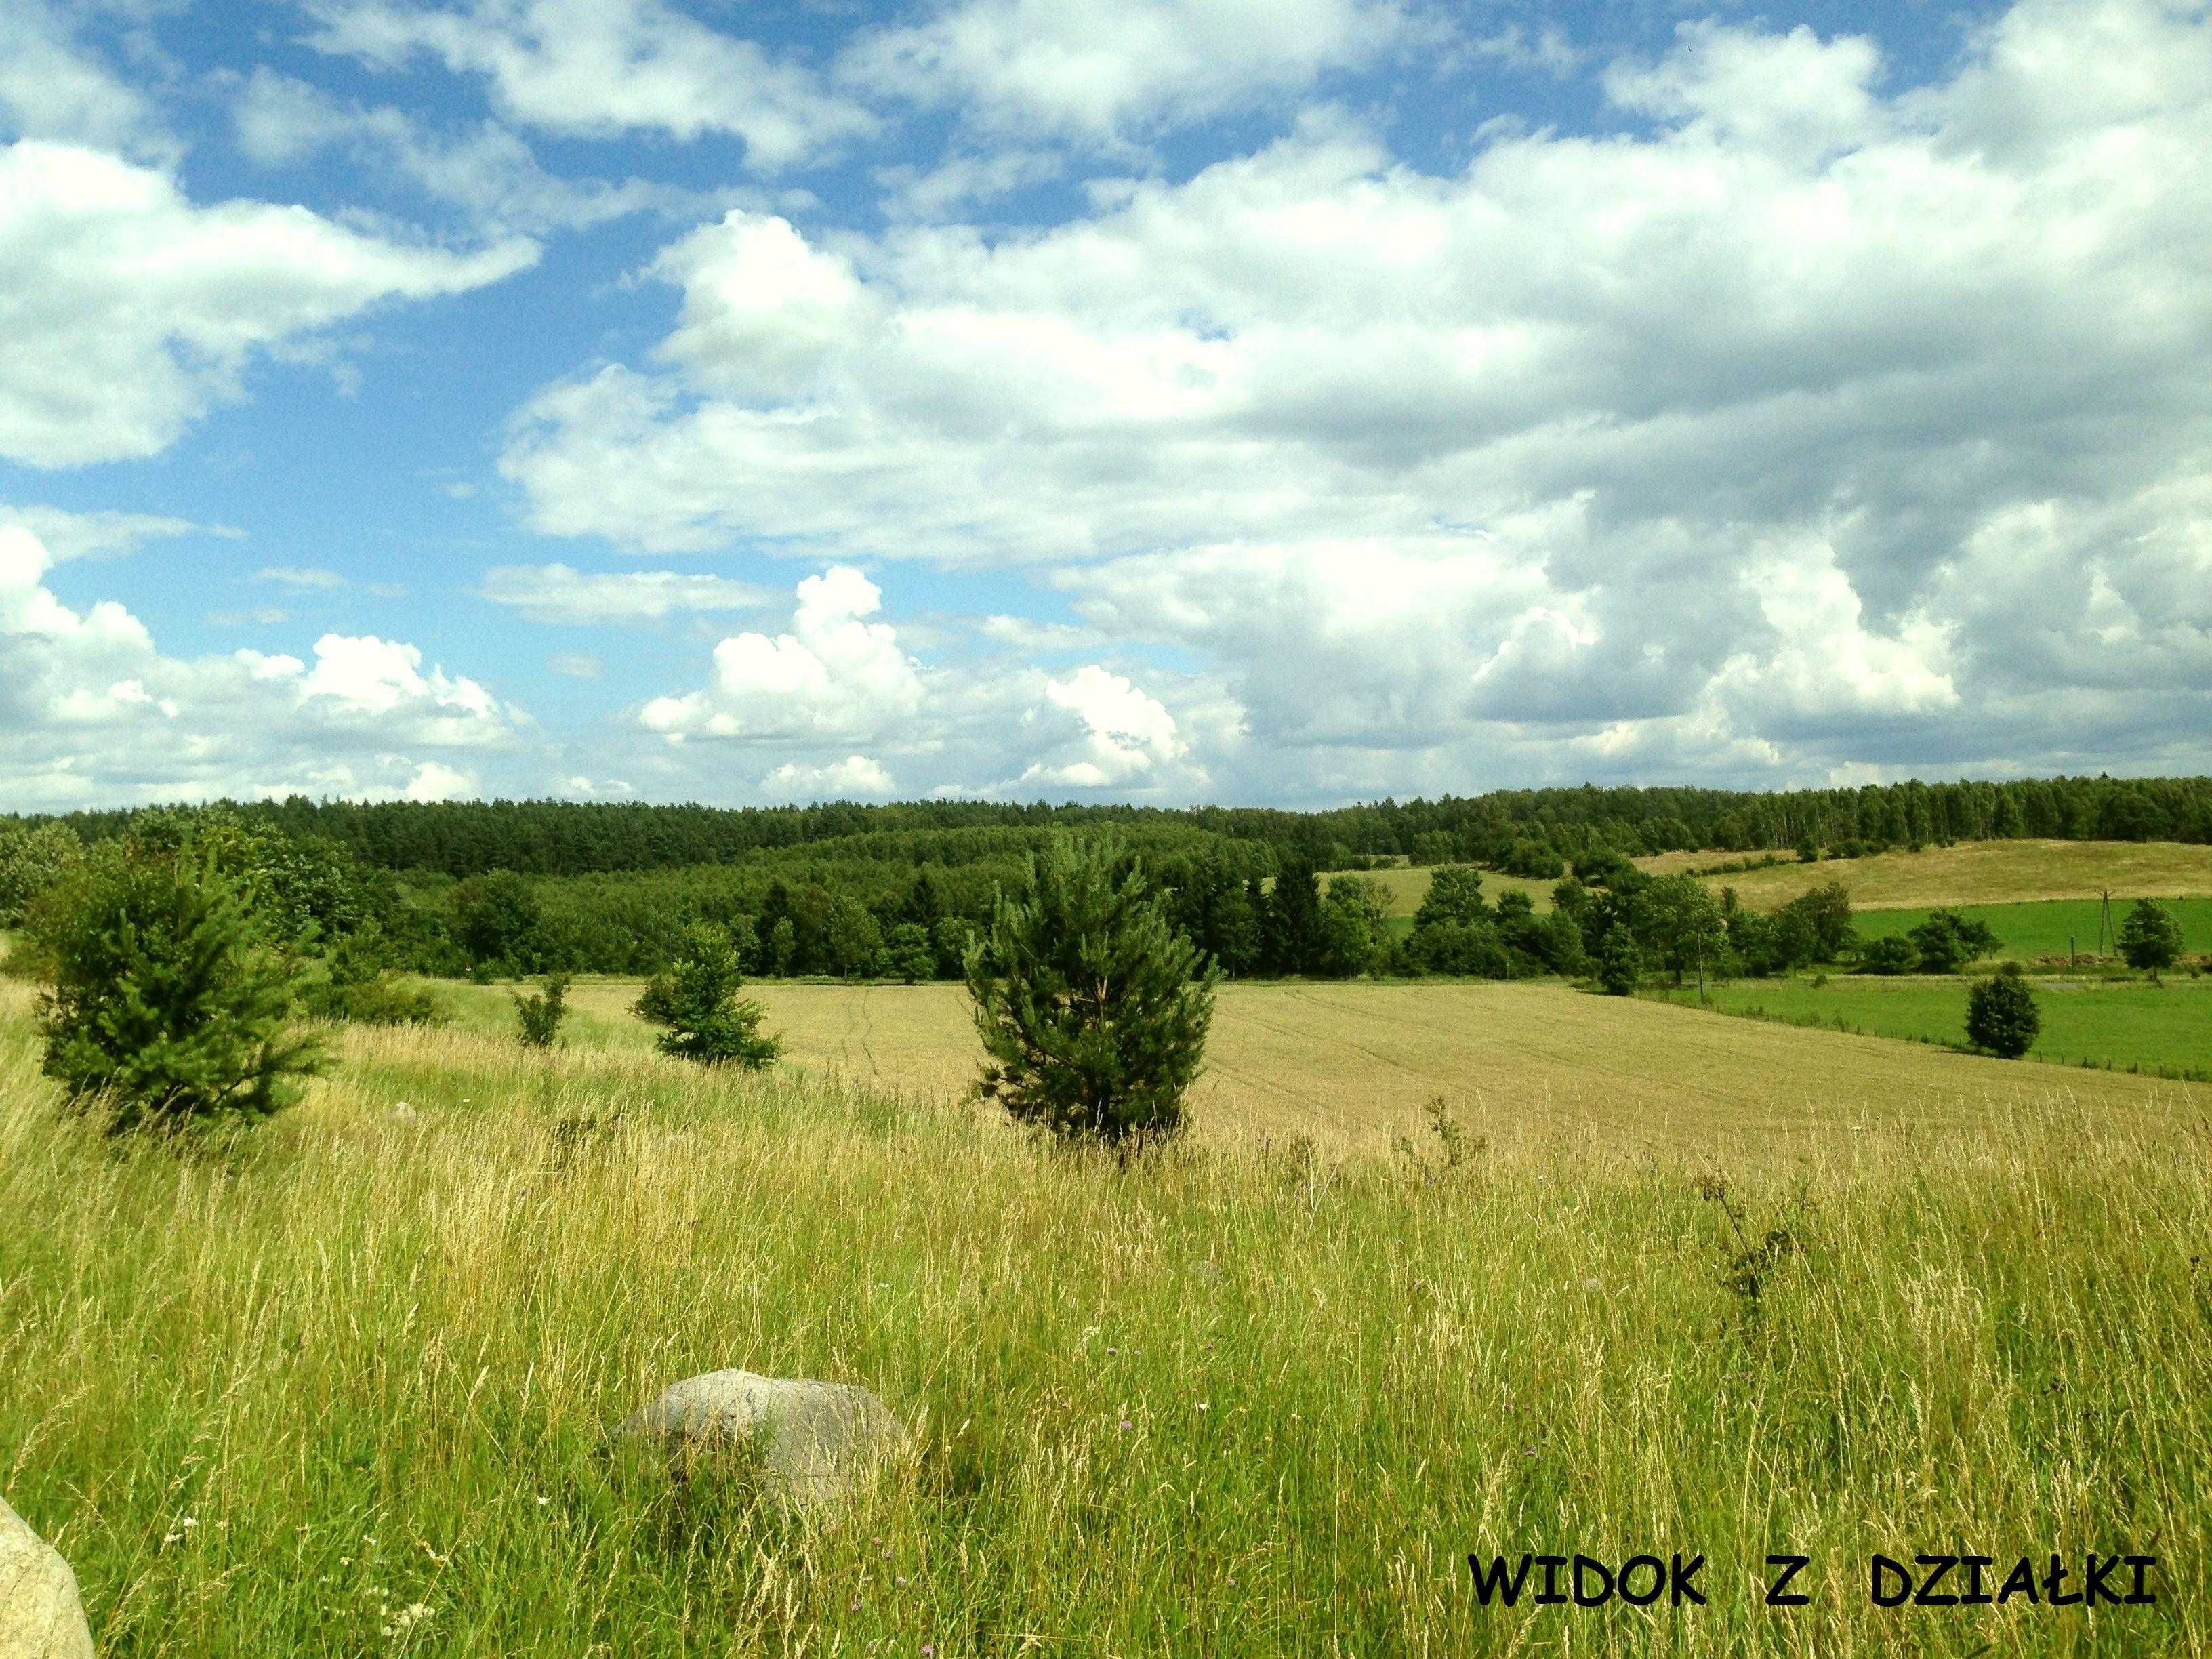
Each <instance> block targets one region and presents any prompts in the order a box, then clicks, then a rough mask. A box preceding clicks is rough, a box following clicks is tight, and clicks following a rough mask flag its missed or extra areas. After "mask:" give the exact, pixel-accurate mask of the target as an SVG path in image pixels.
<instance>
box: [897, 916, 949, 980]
mask: <svg viewBox="0 0 2212 1659" xmlns="http://www.w3.org/2000/svg"><path fill="white" fill-rule="evenodd" d="M884 973H885V975H888V976H889V977H890V978H892V979H897V980H904V981H906V982H907V983H908V985H911V984H913V983H914V982H915V981H916V980H922V979H934V978H935V977H936V976H937V951H936V948H935V947H934V946H933V945H931V944H930V941H929V929H928V928H927V927H923V926H922V925H921V923H920V922H918V921H902V922H898V923H896V924H895V925H894V926H893V927H892V928H891V932H890V938H889V939H885V940H884Z"/></svg>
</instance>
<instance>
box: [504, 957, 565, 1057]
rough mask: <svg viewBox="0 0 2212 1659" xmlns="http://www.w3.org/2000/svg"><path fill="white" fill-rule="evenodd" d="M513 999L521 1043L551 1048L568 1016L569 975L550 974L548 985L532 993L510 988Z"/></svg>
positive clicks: (530, 1046) (546, 979) (547, 978)
mask: <svg viewBox="0 0 2212 1659" xmlns="http://www.w3.org/2000/svg"><path fill="white" fill-rule="evenodd" d="M507 995H508V996H510V997H512V998H513V999H514V1017H515V1018H516V1020H517V1021H518V1022H520V1024H521V1027H522V1046H523V1047H524V1048H551V1047H552V1046H553V1045H554V1044H555V1043H556V1042H558V1041H560V1037H561V1024H562V1021H563V1020H565V1019H567V1018H568V975H566V974H548V975H546V976H545V988H544V990H543V991H540V992H538V993H536V994H532V995H530V996H524V995H523V994H522V993H521V992H520V991H509V992H508V993H507Z"/></svg>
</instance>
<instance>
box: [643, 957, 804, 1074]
mask: <svg viewBox="0 0 2212 1659" xmlns="http://www.w3.org/2000/svg"><path fill="white" fill-rule="evenodd" d="M743 985H744V978H743V976H742V975H740V974H739V973H738V951H737V946H736V945H734V944H732V942H731V939H730V936H729V934H728V933H725V932H724V931H723V930H722V929H721V928H720V927H710V926H708V925H707V924H706V923H703V922H695V923H693V924H692V925H691V926H690V927H687V928H685V929H684V944H683V948H682V949H681V951H679V952H678V956H677V957H676V960H675V961H674V962H672V963H670V964H669V967H668V970H667V971H666V972H665V973H661V974H656V975H653V979H652V981H650V982H649V983H647V986H646V987H645V994H644V995H642V996H641V997H640V998H638V1000H637V1014H638V1017H639V1018H641V1019H643V1020H644V1021H645V1022H646V1023H647V1024H649V1025H658V1026H659V1027H661V1028H662V1030H661V1033H660V1035H659V1036H658V1037H657V1038H655V1039H654V1044H655V1046H656V1047H658V1048H659V1050H660V1052H661V1053H662V1054H674V1055H676V1056H678V1058H680V1059H684V1060H697V1061H698V1062H699V1063H700V1064H702V1065H703V1066H720V1065H737V1066H744V1067H745V1068H746V1069H747V1070H749V1071H758V1070H759V1069H760V1068H762V1067H763V1066H768V1065H770V1064H772V1063H773V1062H774V1061H775V1057H776V1054H778V1052H779V1051H780V1050H781V1048H782V1044H781V1043H780V1042H777V1040H776V1039H775V1038H774V1037H772V1036H767V1035H765V1034H764V1033H763V1031H762V1030H761V1022H762V1020H763V1019H764V1018H767V1014H768V1010H766V1009H765V1008H763V1007H762V1006H761V1005H760V1004H759V1003H757V1002H755V1001H753V1000H751V999H750V998H746V997H740V996H738V989H739V987H742V986H743Z"/></svg>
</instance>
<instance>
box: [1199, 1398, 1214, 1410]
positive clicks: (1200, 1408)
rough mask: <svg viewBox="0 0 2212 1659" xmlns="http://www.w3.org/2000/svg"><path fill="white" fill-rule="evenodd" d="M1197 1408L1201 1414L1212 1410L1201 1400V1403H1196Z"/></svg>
mask: <svg viewBox="0 0 2212 1659" xmlns="http://www.w3.org/2000/svg"><path fill="white" fill-rule="evenodd" d="M1198 1408H1199V1410H1200V1411H1202V1412H1203V1411H1211V1410H1212V1409H1213V1408H1212V1407H1211V1406H1208V1405H1207V1404H1206V1401H1203V1400H1201V1401H1199V1402H1198Z"/></svg>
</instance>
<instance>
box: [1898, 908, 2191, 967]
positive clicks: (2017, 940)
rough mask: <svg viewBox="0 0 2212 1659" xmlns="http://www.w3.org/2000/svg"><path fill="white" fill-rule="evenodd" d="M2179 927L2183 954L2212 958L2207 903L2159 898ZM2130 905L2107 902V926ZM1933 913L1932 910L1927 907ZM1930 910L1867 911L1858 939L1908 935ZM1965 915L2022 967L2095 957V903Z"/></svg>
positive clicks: (2107, 949)
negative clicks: (1984, 926)
mask: <svg viewBox="0 0 2212 1659" xmlns="http://www.w3.org/2000/svg"><path fill="white" fill-rule="evenodd" d="M2130 902H2131V901H2124V900H2121V899H2118V898H2115V899H2113V901H2112V923H2111V926H2112V927H2113V928H2117V927H2118V926H2119V925H2120V923H2121V922H2122V921H2125V920H2126V918H2127V914H2128V908H2129V904H2130ZM2160 902H2161V903H2162V904H2163V905H2164V906H2165V908H2166V911H2167V913H2168V914H2169V915H2172V917H2173V919H2174V921H2176V922H2178V923H2179V925H2180V927H2181V939H2182V945H2183V948H2184V950H2185V951H2186V952H2187V953H2188V954H2190V955H2191V956H2204V955H2207V954H2212V898H2162V899H2160ZM1929 908H1932V907H1929ZM1929 908H1911V909H1905V908H1881V909H1869V910H1867V911H1865V912H1863V914H1860V915H1857V917H1856V921H1857V926H1858V930H1859V934H1860V936H1861V937H1862V938H1864V939H1880V938H1881V937H1882V936H1883V935H1885V934H1888V933H1911V931H1912V930H1913V929H1914V928H1915V927H1918V926H1919V925H1920V924H1921V923H1922V922H1923V921H1927V920H1928V915H1929ZM1958 908H1960V910H1961V911H1962V912H1963V913H1964V914H1966V915H1969V916H1975V917H1978V918H1979V919H1980V920H1982V921H1984V922H1986V923H1988V924H1989V928H1990V932H1991V933H1995V934H1996V936H1997V939H1998V941H1999V943H2000V944H2001V945H2002V946H2003V949H2002V951H2000V952H1999V953H1998V954H1999V956H2000V957H2010V958H2013V959H2016V960H2019V961H2022V962H2032V961H2037V960H2049V959H2051V958H2054V957H2055V958H2057V960H2059V961H2061V962H2063V961H2064V960H2065V959H2066V957H2068V956H2069V954H2073V953H2077V952H2078V953H2079V954H2080V955H2081V956H2082V957H2093V956H2096V955H2097V954H2099V952H2098V937H2097V935H2098V924H2099V920H2100V912H2101V911H2102V909H2103V908H2104V907H2103V906H2102V905H2101V904H2100V902H2099V901H2097V900H2096V899H2093V898H2087V899H2039V900H2035V901H2032V902H2027V903H2020V904H1966V905H1960V907H1958ZM2103 954H2104V956H2105V957H2106V958H2107V959H2108V960H2117V959H2118V957H2117V950H2116V946H2115V945H2114V944H2113V941H2112V937H2111V933H2110V930H2109V929H2108V930H2107V931H2106V939H2105V941H2104V951H2103Z"/></svg>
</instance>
